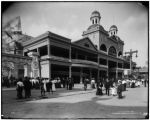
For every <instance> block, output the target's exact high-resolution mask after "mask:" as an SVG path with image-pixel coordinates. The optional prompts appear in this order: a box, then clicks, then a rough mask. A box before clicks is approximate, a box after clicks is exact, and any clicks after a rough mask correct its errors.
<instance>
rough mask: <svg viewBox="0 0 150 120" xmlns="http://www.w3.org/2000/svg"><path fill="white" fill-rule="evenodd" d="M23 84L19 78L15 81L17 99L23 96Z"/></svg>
mask: <svg viewBox="0 0 150 120" xmlns="http://www.w3.org/2000/svg"><path fill="white" fill-rule="evenodd" d="M23 86H24V85H23V82H22V79H21V78H19V81H18V82H17V87H16V90H17V98H18V99H21V98H23V96H22V91H23Z"/></svg>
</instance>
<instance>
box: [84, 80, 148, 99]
mask: <svg viewBox="0 0 150 120" xmlns="http://www.w3.org/2000/svg"><path fill="white" fill-rule="evenodd" d="M88 82H89V79H87V78H85V79H84V81H83V84H84V90H87V84H88ZM146 84H148V81H147V80H144V79H118V80H112V79H111V80H110V79H109V78H108V77H105V78H104V79H103V80H98V81H97V82H95V79H94V78H92V79H91V81H90V87H91V88H92V89H95V88H96V89H97V90H96V95H103V94H104V93H103V91H104V90H105V94H106V95H108V96H109V95H110V94H111V95H113V96H117V95H118V98H122V97H123V96H122V92H123V91H126V88H127V87H128V88H135V87H140V86H141V85H143V86H145V87H146Z"/></svg>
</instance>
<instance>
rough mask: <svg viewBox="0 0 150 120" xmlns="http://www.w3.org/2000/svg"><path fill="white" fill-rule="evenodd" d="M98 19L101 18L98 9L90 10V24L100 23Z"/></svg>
mask: <svg viewBox="0 0 150 120" xmlns="http://www.w3.org/2000/svg"><path fill="white" fill-rule="evenodd" d="M100 19H101V16H100V13H99V12H98V11H94V12H92V14H91V17H90V20H91V21H92V25H94V24H100Z"/></svg>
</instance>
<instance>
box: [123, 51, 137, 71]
mask: <svg viewBox="0 0 150 120" xmlns="http://www.w3.org/2000/svg"><path fill="white" fill-rule="evenodd" d="M134 53H136V57H138V56H137V53H138V51H137V50H135V51H132V49H130V51H129V52H125V55H126V54H128V55H129V57H130V71H131V73H132V55H133V54H134Z"/></svg>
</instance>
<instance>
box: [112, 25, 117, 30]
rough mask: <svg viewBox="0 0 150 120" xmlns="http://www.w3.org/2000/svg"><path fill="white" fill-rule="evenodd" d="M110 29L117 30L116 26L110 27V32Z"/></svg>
mask: <svg viewBox="0 0 150 120" xmlns="http://www.w3.org/2000/svg"><path fill="white" fill-rule="evenodd" d="M111 29H116V30H118V28H117V26H116V25H112V26H111V27H110V30H111Z"/></svg>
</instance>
